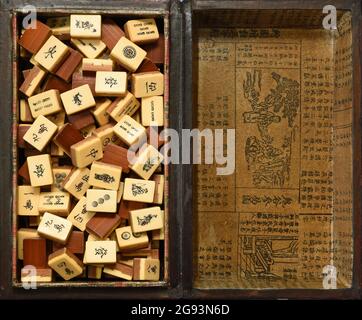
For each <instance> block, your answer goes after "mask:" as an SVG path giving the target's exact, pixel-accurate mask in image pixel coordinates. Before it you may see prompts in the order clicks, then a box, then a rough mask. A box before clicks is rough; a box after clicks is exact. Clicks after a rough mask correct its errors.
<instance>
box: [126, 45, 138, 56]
mask: <svg viewBox="0 0 362 320" xmlns="http://www.w3.org/2000/svg"><path fill="white" fill-rule="evenodd" d="M136 54H137V52H136V50H135V48H133V47H131V46H126V47H124V48H123V55H124V56H125V57H126V58H128V59H134V58H135V57H136Z"/></svg>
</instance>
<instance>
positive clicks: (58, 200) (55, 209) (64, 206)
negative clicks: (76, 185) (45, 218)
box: [38, 191, 70, 216]
mask: <svg viewBox="0 0 362 320" xmlns="http://www.w3.org/2000/svg"><path fill="white" fill-rule="evenodd" d="M38 209H39V211H40V212H49V213H53V214H56V215H60V216H67V215H68V213H69V210H70V196H69V193H68V192H60V191H58V192H42V193H40V195H39V202H38Z"/></svg>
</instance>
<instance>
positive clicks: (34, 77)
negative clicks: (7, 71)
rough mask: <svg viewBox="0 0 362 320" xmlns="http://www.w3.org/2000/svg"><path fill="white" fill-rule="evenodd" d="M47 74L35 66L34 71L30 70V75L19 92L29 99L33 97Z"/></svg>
mask: <svg viewBox="0 0 362 320" xmlns="http://www.w3.org/2000/svg"><path fill="white" fill-rule="evenodd" d="M46 74H47V73H46V72H45V71H44V70H43V69H42V68H39V67H38V66H34V67H33V69H31V70H30V72H29V74H28V75H27V76H26V77H25V80H24V82H23V84H22V85H21V87H20V88H19V90H20V91H21V92H22V93H24V94H25V95H26V96H27V97H31V96H32V95H33V94H34V93H35V92H36V90H38V88H39V86H40V84H41V82H42V81H43V79H44V78H45V76H46Z"/></svg>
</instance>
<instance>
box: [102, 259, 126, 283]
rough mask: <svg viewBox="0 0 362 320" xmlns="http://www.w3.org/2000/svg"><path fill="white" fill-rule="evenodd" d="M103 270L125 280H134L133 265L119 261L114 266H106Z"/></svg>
mask: <svg viewBox="0 0 362 320" xmlns="http://www.w3.org/2000/svg"><path fill="white" fill-rule="evenodd" d="M103 272H104V273H105V274H109V275H111V276H114V277H117V278H121V279H125V280H132V277H133V267H131V266H128V265H126V264H123V263H118V262H117V263H116V264H114V265H112V266H108V267H105V268H104V269H103Z"/></svg>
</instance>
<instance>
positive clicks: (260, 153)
mask: <svg viewBox="0 0 362 320" xmlns="http://www.w3.org/2000/svg"><path fill="white" fill-rule="evenodd" d="M263 72H265V71H263ZM262 76H263V73H262V71H261V70H254V71H253V72H246V79H244V80H243V88H242V91H243V95H244V98H245V99H246V101H247V102H248V104H249V106H248V108H247V110H250V111H245V112H243V115H242V116H243V122H244V123H248V124H255V126H256V128H257V131H256V132H257V133H258V136H256V135H250V136H248V137H247V139H246V143H245V147H244V148H245V158H246V161H247V169H248V171H249V172H250V173H251V174H252V180H253V184H254V186H255V187H281V188H282V187H284V186H285V184H286V183H287V182H289V179H290V162H291V150H292V143H293V142H294V140H295V139H294V136H295V130H296V124H295V119H296V117H297V114H298V111H299V110H300V100H299V90H300V88H299V83H298V82H297V81H296V80H292V79H289V78H286V77H282V76H281V75H280V74H278V73H276V72H271V77H272V79H273V81H274V83H273V84H274V85H275V84H276V86H275V87H274V88H271V89H270V92H269V93H268V94H267V95H266V96H265V97H264V99H262V97H261V92H262V86H263V81H262ZM282 120H286V122H287V130H285V126H282V127H281V122H282ZM273 126H274V127H275V126H280V127H281V130H280V131H279V135H280V134H282V143H281V144H280V145H277V144H276V143H275V137H274V136H273V133H272V130H271V128H272V127H273Z"/></svg>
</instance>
